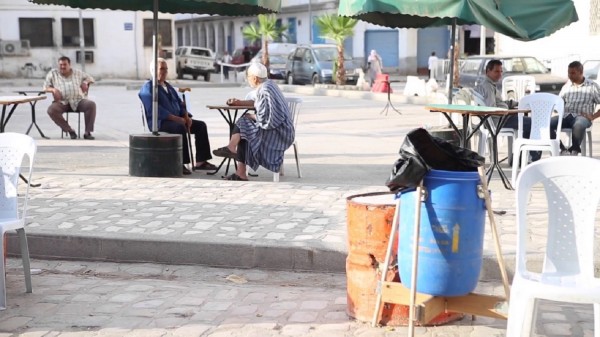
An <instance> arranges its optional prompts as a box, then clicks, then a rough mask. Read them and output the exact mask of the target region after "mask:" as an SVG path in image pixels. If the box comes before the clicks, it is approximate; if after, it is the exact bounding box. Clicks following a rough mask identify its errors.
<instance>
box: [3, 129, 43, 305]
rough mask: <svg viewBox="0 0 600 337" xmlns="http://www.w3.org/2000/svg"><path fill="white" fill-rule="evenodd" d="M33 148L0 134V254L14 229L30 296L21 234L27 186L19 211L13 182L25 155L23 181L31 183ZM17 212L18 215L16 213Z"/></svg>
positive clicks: (19, 136) (23, 139) (24, 241)
mask: <svg viewBox="0 0 600 337" xmlns="http://www.w3.org/2000/svg"><path fill="white" fill-rule="evenodd" d="M35 153H36V145H35V142H34V140H33V138H31V137H29V136H27V135H23V134H20V133H0V169H1V170H2V172H1V173H2V177H1V179H0V191H2V192H3V193H2V194H0V235H1V236H0V253H2V252H4V240H3V239H2V238H4V234H5V233H6V232H7V231H9V230H16V231H17V234H18V235H19V245H20V246H21V258H22V260H23V272H24V274H25V289H26V291H27V292H28V293H31V291H32V289H31V271H30V267H29V248H28V246H27V236H26V235H25V219H26V215H27V214H26V213H27V201H28V199H29V184H26V186H27V187H26V192H25V197H24V198H23V199H22V202H21V207H20V209H19V202H18V199H19V198H18V195H17V183H18V182H19V173H20V171H21V164H22V162H23V158H24V157H25V155H27V157H29V173H28V174H27V178H28V179H27V181H31V172H32V171H33V159H34V156H35ZM19 213H20V214H19ZM0 283H1V284H0V291H1V293H0V310H4V309H6V273H5V265H4V262H3V261H0Z"/></svg>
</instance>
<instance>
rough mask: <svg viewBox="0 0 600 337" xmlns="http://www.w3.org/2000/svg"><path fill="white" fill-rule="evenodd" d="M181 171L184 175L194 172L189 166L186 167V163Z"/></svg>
mask: <svg viewBox="0 0 600 337" xmlns="http://www.w3.org/2000/svg"><path fill="white" fill-rule="evenodd" d="M181 172H182V173H183V175H186V176H187V175H190V174H192V171H190V170H189V169H188V168H187V167H185V165H183V169H182V170H181Z"/></svg>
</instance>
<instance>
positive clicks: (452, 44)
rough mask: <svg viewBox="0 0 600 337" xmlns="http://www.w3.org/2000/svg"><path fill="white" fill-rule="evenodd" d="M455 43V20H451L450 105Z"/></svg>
mask: <svg viewBox="0 0 600 337" xmlns="http://www.w3.org/2000/svg"><path fill="white" fill-rule="evenodd" d="M455 42H456V18H453V19H452V34H451V35H450V78H448V104H452V89H453V88H452V87H453V84H454V44H455Z"/></svg>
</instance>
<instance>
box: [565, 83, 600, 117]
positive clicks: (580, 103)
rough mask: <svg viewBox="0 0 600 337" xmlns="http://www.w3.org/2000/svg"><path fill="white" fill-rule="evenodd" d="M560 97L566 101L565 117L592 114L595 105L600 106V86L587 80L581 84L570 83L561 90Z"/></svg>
mask: <svg viewBox="0 0 600 337" xmlns="http://www.w3.org/2000/svg"><path fill="white" fill-rule="evenodd" d="M559 96H560V97H561V98H562V99H563V100H564V101H565V115H564V117H567V116H568V115H573V117H576V116H579V115H581V114H592V113H594V111H595V109H594V107H595V105H596V104H600V85H598V83H596V82H594V81H592V80H589V79H587V78H585V79H584V80H583V82H582V83H581V84H576V83H573V82H571V81H568V82H567V83H566V84H565V85H564V86H563V87H562V89H561V90H560V94H559ZM564 117H563V118H564Z"/></svg>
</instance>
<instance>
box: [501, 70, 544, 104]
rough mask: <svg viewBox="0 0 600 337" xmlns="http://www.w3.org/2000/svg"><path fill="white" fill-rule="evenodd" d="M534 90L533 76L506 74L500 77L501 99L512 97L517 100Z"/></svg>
mask: <svg viewBox="0 0 600 337" xmlns="http://www.w3.org/2000/svg"><path fill="white" fill-rule="evenodd" d="M535 91H536V90H535V77H533V76H531V75H514V76H506V77H505V78H503V79H502V99H503V100H509V99H513V100H515V101H517V102H518V101H520V100H521V99H522V98H523V97H525V96H526V95H528V94H533V93H534V92H535ZM511 92H512V93H511Z"/></svg>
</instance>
